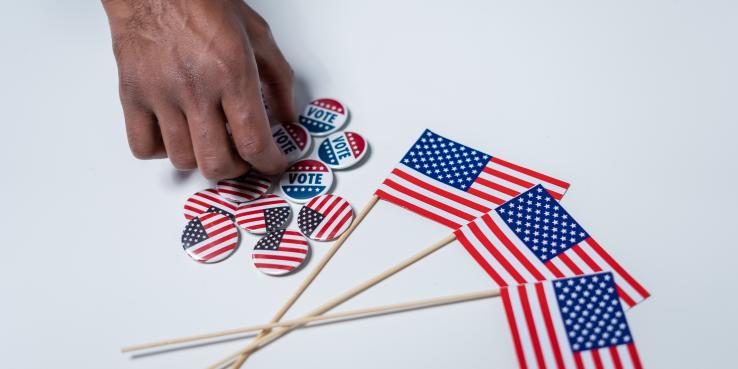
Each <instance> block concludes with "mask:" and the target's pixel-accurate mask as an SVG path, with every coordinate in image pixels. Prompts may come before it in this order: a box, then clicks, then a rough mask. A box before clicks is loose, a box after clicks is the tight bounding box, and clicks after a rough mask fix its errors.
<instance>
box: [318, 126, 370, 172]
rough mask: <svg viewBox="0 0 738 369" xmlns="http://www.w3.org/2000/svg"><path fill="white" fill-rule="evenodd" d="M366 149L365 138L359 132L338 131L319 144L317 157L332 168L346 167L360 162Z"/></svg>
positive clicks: (367, 147)
mask: <svg viewBox="0 0 738 369" xmlns="http://www.w3.org/2000/svg"><path fill="white" fill-rule="evenodd" d="M368 149H369V146H368V145H367V142H366V140H365V139H364V137H361V135H360V134H358V133H355V132H338V133H334V134H332V135H330V136H328V138H326V139H325V141H323V143H321V144H320V147H319V148H318V157H319V158H320V160H322V161H323V162H325V163H326V164H327V165H328V166H329V167H331V168H332V169H346V168H348V167H351V166H354V165H355V164H356V163H358V162H360V161H361V159H363V158H364V155H365V154H366V152H367V151H368Z"/></svg>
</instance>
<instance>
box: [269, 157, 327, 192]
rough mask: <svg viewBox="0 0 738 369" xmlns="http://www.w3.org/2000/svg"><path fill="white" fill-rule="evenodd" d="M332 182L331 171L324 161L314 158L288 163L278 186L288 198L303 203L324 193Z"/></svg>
mask: <svg viewBox="0 0 738 369" xmlns="http://www.w3.org/2000/svg"><path fill="white" fill-rule="evenodd" d="M332 184H333V172H332V171H331V169H330V168H328V166H327V165H325V163H323V162H322V161H320V160H315V159H305V160H300V161H298V162H297V163H294V164H292V165H290V167H289V168H287V171H286V172H284V174H283V175H282V179H281V180H280V181H279V187H280V188H281V189H282V192H284V195H285V196H286V197H287V199H288V200H290V201H294V202H297V203H304V202H307V201H308V200H310V199H311V198H313V197H315V196H319V195H322V194H325V193H326V192H328V191H329V190H330V189H331V185H332Z"/></svg>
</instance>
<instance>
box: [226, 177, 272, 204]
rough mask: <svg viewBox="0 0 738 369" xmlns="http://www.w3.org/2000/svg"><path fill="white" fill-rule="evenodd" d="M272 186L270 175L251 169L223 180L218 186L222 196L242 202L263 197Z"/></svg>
mask: <svg viewBox="0 0 738 369" xmlns="http://www.w3.org/2000/svg"><path fill="white" fill-rule="evenodd" d="M271 186H272V180H271V179H270V178H269V177H267V176H264V175H262V174H259V173H256V172H254V171H250V172H248V173H246V174H244V175H242V176H240V177H236V178H233V179H225V180H222V181H220V182H218V185H217V186H216V188H217V189H218V193H219V194H220V195H221V196H223V197H225V198H226V199H228V200H230V201H233V202H237V203H241V202H246V201H253V200H256V199H258V198H260V197H262V196H263V195H264V194H265V193H266V192H267V191H269V187H271Z"/></svg>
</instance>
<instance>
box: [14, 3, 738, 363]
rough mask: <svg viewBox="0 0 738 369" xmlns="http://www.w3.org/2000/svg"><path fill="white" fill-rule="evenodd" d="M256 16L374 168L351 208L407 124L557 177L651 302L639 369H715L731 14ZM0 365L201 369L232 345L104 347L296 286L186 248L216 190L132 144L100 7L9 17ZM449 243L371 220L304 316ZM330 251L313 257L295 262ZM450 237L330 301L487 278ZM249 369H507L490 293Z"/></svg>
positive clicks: (731, 307)
mask: <svg viewBox="0 0 738 369" xmlns="http://www.w3.org/2000/svg"><path fill="white" fill-rule="evenodd" d="M523 3H524V4H521V2H515V4H510V3H509V2H491V1H455V2H451V1H443V2H441V1H437V2H426V1H423V2H421V1H402V2H401V1H372V2H362V3H361V4H359V3H358V2H346V1H333V2H330V1H310V2H300V1H280V2H267V1H260V2H258V3H255V4H254V6H255V8H256V9H257V10H258V11H260V12H261V13H262V14H263V16H264V17H265V18H267V19H268V20H269V21H270V23H271V25H272V28H273V32H274V34H275V37H276V38H277V40H278V42H279V43H280V45H281V47H282V49H283V51H284V52H285V54H286V56H287V57H288V59H289V60H290V61H291V63H292V65H293V67H294V69H295V70H296V72H297V74H298V77H299V80H300V81H299V86H298V89H299V97H298V99H299V101H298V102H299V104H300V105H302V104H304V103H305V102H306V100H307V98H308V97H320V96H335V97H338V98H341V99H343V100H344V101H345V102H346V103H347V104H348V105H349V106H350V109H351V111H352V121H351V123H350V125H349V126H348V128H350V129H352V130H356V131H358V132H361V133H363V134H365V135H366V137H368V139H369V140H370V141H371V145H372V149H373V152H372V156H371V157H370V158H369V160H368V161H367V162H366V163H365V165H363V166H362V167H361V168H359V169H356V170H353V171H350V172H341V173H339V174H338V180H337V182H338V183H337V187H336V188H335V192H336V193H339V194H341V195H344V196H346V197H347V198H348V199H349V200H351V201H352V203H353V204H354V205H355V207H357V208H360V207H361V206H362V205H363V204H364V203H365V201H366V200H367V199H368V198H369V196H370V195H371V193H372V191H373V189H374V188H375V187H376V185H377V184H378V183H379V182H380V180H381V179H382V178H383V176H384V175H385V174H386V173H387V172H388V171H389V169H390V168H391V166H392V165H393V164H394V163H395V162H396V161H397V160H399V158H400V157H401V155H402V154H403V153H404V151H405V149H406V148H407V147H408V146H409V144H410V143H411V142H412V141H413V140H414V139H415V138H416V137H417V135H418V134H419V133H420V132H421V130H422V129H423V128H425V127H430V128H432V129H435V130H437V131H438V132H439V133H441V134H445V135H447V136H449V137H451V138H454V139H456V140H459V141H462V142H464V143H466V144H468V145H470V146H473V147H475V148H479V149H481V150H483V151H487V152H489V153H492V154H496V155H500V156H502V157H503V158H505V159H507V160H511V161H515V162H517V163H521V164H525V165H527V166H529V167H532V168H536V169H539V170H542V171H546V172H548V173H551V174H553V175H556V176H558V177H560V178H564V179H568V180H569V181H571V183H572V184H573V185H572V188H571V190H570V191H569V192H568V194H567V197H566V198H565V200H564V203H565V205H566V206H567V208H568V209H569V211H571V212H572V213H573V214H574V215H575V216H576V217H578V219H580V222H581V223H582V224H583V225H584V226H585V227H586V228H587V229H588V230H589V232H590V233H591V234H593V235H594V236H595V237H596V239H597V240H598V241H600V243H602V244H603V245H604V246H605V247H606V248H608V249H609V250H610V252H611V253H612V254H613V255H614V256H615V257H616V258H618V259H619V260H620V261H621V262H622V263H623V264H624V265H625V266H627V267H628V268H629V269H630V271H631V272H632V273H633V274H634V275H635V276H637V277H639V278H640V279H642V281H643V283H644V284H645V286H646V287H647V288H649V289H650V290H651V292H652V293H653V297H652V298H651V299H650V300H648V301H646V302H645V303H644V304H643V305H641V306H638V307H636V308H635V309H633V310H632V311H630V312H629V316H628V317H629V319H630V324H631V329H632V330H633V332H634V335H635V337H636V342H637V343H638V345H639V347H640V351H641V355H642V359H643V361H644V364H645V366H646V367H648V368H697V367H728V366H730V364H728V363H729V362H732V359H731V360H730V361H729V358H730V357H731V356H732V354H734V345H735V339H734V338H735V337H734V334H733V333H734V332H735V329H738V324H736V323H737V322H736V314H735V312H736V311H738V300H737V299H736V297H735V296H736V292H737V291H736V288H735V283H736V282H737V281H738V278H736V277H738V275H737V272H736V262H735V260H736V256H738V255H737V253H736V251H735V247H736V242H735V227H736V220H737V219H736V212H735V209H736V206H737V205H738V203H737V202H738V201H737V196H736V192H735V189H734V186H735V180H736V173H737V171H736V169H738V168H736V164H735V159H736V157H738V155H737V154H738V152H737V151H738V150H737V145H736V143H735V137H736V134H737V133H738V130H737V129H736V124H737V123H738V120H737V119H736V118H738V114H737V113H736V97H738V96H737V94H736V85H737V83H738V78H736V77H738V74H737V73H736V68H735V67H736V65H738V54H737V52H736V50H737V49H736V48H735V45H736V39H735V38H736V34H738V23H736V22H735V20H736V15H737V12H736V11H737V10H738V9H736V5H735V3H734V2H732V4H731V2H729V1H725V2H717V1H650V2H643V1H626V2H623V1H619V2H607V4H606V3H600V4H592V2H586V1H582V2H573V1H559V2H555V3H554V2H544V1H527V2H523ZM0 55H1V58H0V60H1V61H0V66H1V67H0V114H1V115H0V117H2V132H1V133H0V142H1V144H0V160H2V180H1V182H0V186H1V187H0V189H1V190H2V195H3V197H4V199H3V202H2V204H3V205H4V206H5V209H4V210H5V211H3V212H2V215H0V227H2V233H1V234H2V239H0V242H2V243H1V244H0V245H1V246H0V250H2V255H1V258H0V296H1V297H0V299H1V300H0V367H4V368H47V369H48V368H126V369H145V368H204V367H205V366H207V365H209V364H211V363H213V362H214V361H216V360H217V359H219V358H221V357H223V356H224V355H226V354H228V353H231V352H233V351H235V350H236V349H238V348H239V347H241V346H243V345H244V344H245V342H246V341H239V342H230V343H227V344H222V345H214V346H207V347H201V348H198V349H194V350H189V351H178V352H170V353H164V354H159V355H153V356H149V357H144V358H139V359H133V360H132V359H130V358H129V356H126V355H121V354H120V353H119V352H118V349H119V348H120V347H121V346H123V345H127V344H133V343H140V342H143V341H149V340H153V339H159V338H168V337H172V336H179V335H187V334H194V333H200V332H209V331H213V330H219V329H225V328H232V327H235V326H240V325H247V324H256V323H261V322H265V321H267V320H268V319H269V318H270V317H271V316H272V314H273V312H274V311H275V310H276V309H277V308H278V307H279V306H281V304H282V302H283V301H284V300H285V299H286V298H287V297H288V296H289V294H290V293H291V292H292V291H293V290H294V289H295V288H296V286H297V285H298V284H299V283H300V281H301V280H302V279H303V278H304V277H305V276H306V275H307V274H308V271H307V270H303V271H301V272H299V273H297V274H295V275H293V276H290V277H286V278H270V277H267V276H264V275H261V274H260V273H258V272H257V271H256V270H255V269H254V268H253V267H252V266H251V263H250V258H249V253H248V252H247V251H248V249H249V248H250V246H251V245H252V244H253V243H254V242H255V238H253V237H246V238H245V239H244V240H243V243H242V248H241V250H240V251H239V252H237V253H236V254H235V255H234V256H233V257H231V258H230V259H228V260H227V261H225V262H223V263H221V264H219V265H214V266H204V265H198V264H196V263H194V262H192V261H191V260H190V259H188V257H187V256H186V255H185V254H184V252H182V249H181V246H180V244H179V237H180V232H181V229H182V227H183V226H184V223H185V222H184V220H183V218H182V215H181V207H182V203H183V201H184V200H185V198H186V197H187V196H188V195H189V194H190V193H192V192H194V191H196V190H200V189H202V188H204V187H205V186H206V185H207V183H206V182H205V181H204V180H202V179H201V178H200V177H199V175H197V174H193V175H180V174H177V173H175V172H174V171H173V170H172V169H170V166H169V164H168V162H166V161H154V162H142V161H136V160H134V159H133V158H132V157H131V155H130V154H129V152H128V148H127V145H126V140H125V136H124V128H123V121H122V113H121V109H120V107H119V103H118V97H117V89H116V88H117V87H116V86H117V81H116V72H115V65H114V60H113V56H112V54H111V47H110V42H109V34H108V28H107V24H106V19H105V16H104V13H103V11H102V8H101V6H100V4H99V3H98V2H96V1H84V2H82V1H78V2H71V1H66V2H57V1H23V2H13V3H12V5H11V3H10V2H6V3H4V4H3V5H2V10H1V11H0ZM448 232H449V231H448V230H446V229H444V227H442V226H440V225H436V224H434V223H432V222H430V221H426V220H425V219H421V218H419V217H418V216H415V215H413V214H411V213H409V212H407V211H405V210H403V209H400V208H398V207H395V206H392V205H389V204H387V203H380V205H379V206H377V207H376V208H375V210H374V211H373V212H372V213H371V215H370V216H369V218H368V219H367V220H366V223H365V224H362V225H361V227H359V229H358V231H357V232H356V233H355V234H354V235H353V236H352V237H351V238H350V240H349V242H348V243H347V244H346V246H345V248H344V249H342V250H341V251H340V252H339V253H338V254H337V255H336V257H335V259H334V260H333V261H332V262H331V263H330V264H329V265H328V267H327V268H326V269H325V271H324V272H323V273H322V274H321V276H320V277H319V278H318V279H317V280H316V282H315V283H314V285H313V286H312V287H311V288H310V289H309V290H308V291H307V293H306V294H305V295H304V297H303V298H302V299H301V300H300V301H299V303H298V304H297V305H296V306H295V307H294V308H293V310H292V311H291V312H290V313H289V315H288V316H289V317H295V316H298V315H300V314H301V313H303V312H306V311H308V310H309V309H312V308H313V307H316V306H317V305H318V304H320V303H322V302H323V301H324V300H326V299H328V298H331V297H333V296H335V295H337V294H338V293H340V292H342V291H344V290H346V289H348V288H349V287H351V286H353V285H354V284H356V283H358V282H360V281H363V280H364V279H366V278H368V277H369V276H371V275H373V274H375V273H376V272H379V271H381V270H384V269H385V268H386V267H388V266H390V265H391V264H394V263H395V262H397V261H399V260H401V259H403V258H404V257H406V256H409V255H410V254H412V253H414V252H415V251H417V250H420V248H421V247H424V246H425V245H427V244H429V243H430V242H432V241H435V240H437V239H439V238H440V237H442V236H444V235H446V234H447V233H448ZM328 247H329V244H325V243H317V242H314V243H313V250H314V254H313V259H312V261H311V262H310V264H309V265H308V268H311V267H313V266H314V265H315V264H317V260H318V259H319V258H320V257H321V256H322V255H323V254H324V252H325V251H326V250H327V248H328ZM486 278H487V277H486V276H485V274H484V273H483V272H482V271H481V269H478V268H477V266H476V264H475V263H474V261H473V260H472V259H471V258H470V257H469V256H468V255H467V254H466V253H465V251H464V250H463V249H462V248H461V247H460V246H459V245H458V244H452V245H450V246H448V247H447V248H445V249H443V250H441V251H440V252H438V253H437V254H435V255H432V256H431V257H430V258H428V259H426V260H424V261H422V262H421V263H419V264H417V265H416V266H414V267H412V268H411V269H409V270H407V271H405V272H403V273H401V274H400V275H398V276H396V277H394V278H392V279H390V280H389V281H387V282H386V283H383V284H382V285H381V286H379V287H377V288H375V289H372V290H370V291H369V292H367V293H365V294H364V295H362V296H360V297H358V298H357V299H355V300H352V301H351V302H350V303H348V304H346V305H345V306H343V307H341V309H346V308H358V307H366V306H374V305H380V304H385V303H395V302H401V301H408V300H412V299H418V298H427V297H433V296H441V295H447V294H455V293H461V292H469V291H477V290H481V289H484V288H486V287H487V286H489V283H488V281H487V279H486ZM248 366H249V367H252V368H299V367H305V368H313V367H324V368H345V367H352V368H357V369H359V368H381V367H393V368H400V367H407V368H426V369H428V368H451V367H458V368H515V367H516V360H515V357H514V352H513V349H512V343H511V339H510V337H509V335H508V331H507V326H506V322H505V320H504V314H503V311H502V309H501V304H500V302H499V300H486V301H479V302H473V303H466V304H461V305H455V306H448V307H443V308H437V309H431V310H424V311H419V312H412V313H405V314H398V315H393V316H384V317H381V318H375V319H366V320H361V321H353V322H350V323H344V324H335V325H330V326H324V327H317V328H311V329H306V330H302V331H300V332H297V333H293V334H290V335H289V336H287V337H286V338H284V339H283V340H281V341H279V342H277V343H275V344H274V345H272V346H270V347H268V348H267V349H265V350H263V351H262V352H260V353H259V354H258V355H255V356H253V357H252V359H251V360H250V361H249V362H248Z"/></svg>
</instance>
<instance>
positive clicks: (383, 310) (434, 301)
mask: <svg viewBox="0 0 738 369" xmlns="http://www.w3.org/2000/svg"><path fill="white" fill-rule="evenodd" d="M499 295H500V290H499V289H495V290H489V291H481V292H471V293H464V294H459V295H453V296H443V297H434V298H430V299H424V300H415V301H410V302H403V303H399V304H391V305H384V306H375V307H370V308H364V309H356V310H349V311H344V312H342V313H333V314H325V315H321V316H312V317H303V318H299V319H293V320H283V321H281V322H277V323H268V324H259V325H254V326H250V327H243V328H236V329H229V330H225V331H220V332H215V333H208V334H200V335H195V336H188V337H180V338H172V339H168V340H162V341H157V342H151V343H144V344H140V345H133V346H128V347H124V348H122V349H121V350H120V351H121V352H124V353H125V352H132V351H140V350H146V349H153V348H158V347H162V346H169V345H178V344H182V343H190V342H195V341H202V340H208V339H213V338H220V337H226V336H232V335H237V334H243V333H249V332H255V331H260V330H262V329H269V328H276V327H289V326H293V325H294V326H295V329H297V328H300V326H302V325H305V324H308V323H313V322H319V321H326V320H336V321H337V320H340V319H354V318H362V317H370V316H373V315H380V314H390V313H399V312H403V311H408V310H414V309H424V308H430V307H435V306H442V305H449V304H456V303H460V302H466V301H473V300H481V299H486V298H490V297H497V296H499Z"/></svg>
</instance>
